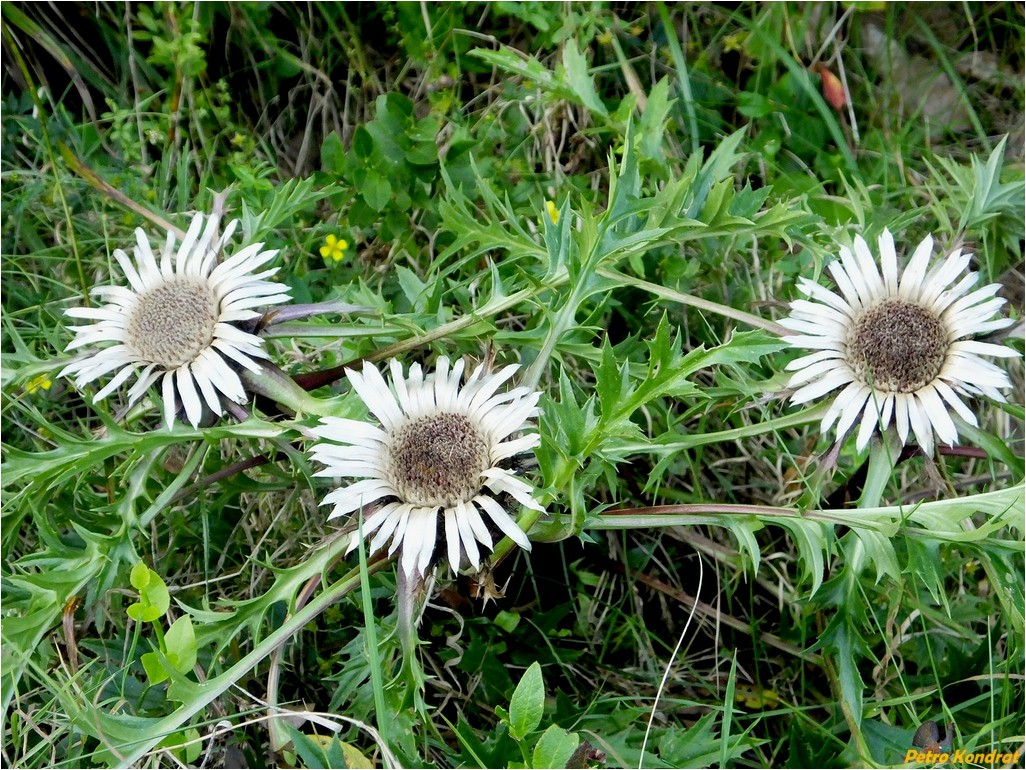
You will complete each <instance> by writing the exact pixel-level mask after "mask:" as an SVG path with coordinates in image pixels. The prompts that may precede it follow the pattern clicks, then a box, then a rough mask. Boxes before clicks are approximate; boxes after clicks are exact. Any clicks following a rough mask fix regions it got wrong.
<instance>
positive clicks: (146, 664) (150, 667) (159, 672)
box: [139, 652, 168, 685]
mask: <svg viewBox="0 0 1026 770" xmlns="http://www.w3.org/2000/svg"><path fill="white" fill-rule="evenodd" d="M139 660H140V661H141V662H142V666H143V670H145V671H146V678H147V679H148V680H149V682H150V684H151V685H157V684H160V683H161V682H163V681H165V680H166V679H167V678H168V673H167V669H166V668H164V664H163V663H162V662H161V660H160V656H159V655H157V653H155V652H145V653H143V654H142V656H141V657H140V658H139Z"/></svg>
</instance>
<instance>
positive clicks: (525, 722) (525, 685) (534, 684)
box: [509, 661, 545, 741]
mask: <svg viewBox="0 0 1026 770" xmlns="http://www.w3.org/2000/svg"><path fill="white" fill-rule="evenodd" d="M544 707H545V685H544V683H543V681H542V671H541V665H540V664H539V663H538V661H535V662H534V663H532V664H531V665H530V666H529V667H528V669H527V671H525V672H524V676H523V677H522V678H521V680H520V683H519V684H518V685H517V689H516V690H514V691H513V697H512V698H511V699H510V702H509V734H510V735H512V736H513V738H514V740H517V741H522V740H523V739H524V738H525V737H527V735H529V734H530V733H532V732H534V731H535V730H537V729H538V725H540V724H541V720H542V712H543V710H544Z"/></svg>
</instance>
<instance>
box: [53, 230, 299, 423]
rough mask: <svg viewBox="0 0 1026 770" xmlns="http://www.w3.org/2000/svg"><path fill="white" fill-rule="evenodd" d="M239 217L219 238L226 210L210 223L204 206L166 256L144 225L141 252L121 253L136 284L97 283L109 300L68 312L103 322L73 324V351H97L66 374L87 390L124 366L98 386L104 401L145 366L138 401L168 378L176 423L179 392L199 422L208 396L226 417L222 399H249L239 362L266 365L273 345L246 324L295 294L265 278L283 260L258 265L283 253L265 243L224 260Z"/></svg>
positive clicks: (169, 417)
mask: <svg viewBox="0 0 1026 770" xmlns="http://www.w3.org/2000/svg"><path fill="white" fill-rule="evenodd" d="M237 225H238V221H234V222H232V223H231V224H229V225H228V227H227V229H226V230H225V232H224V235H222V236H221V237H220V238H218V239H216V240H215V238H214V234H215V233H216V231H217V226H218V218H217V217H216V216H211V217H208V218H206V224H205V226H204V216H203V215H202V214H197V215H196V216H195V217H193V220H192V223H191V225H190V226H189V230H188V232H187V233H186V235H185V239H184V240H183V241H182V243H181V245H180V246H179V247H178V249H177V250H176V249H175V236H174V234H173V233H168V235H167V239H166V240H165V243H164V249H163V250H162V251H161V253H160V258H159V262H158V259H157V257H156V256H155V255H154V253H153V250H152V249H151V248H150V242H149V239H148V238H147V237H146V234H145V233H144V232H143V231H142V229H137V230H136V231H135V235H136V246H135V248H134V249H133V256H134V260H133V259H129V257H128V255H127V254H125V252H124V251H122V250H120V249H116V250H115V251H114V259H116V260H117V263H118V265H120V267H121V270H122V272H123V273H124V274H125V278H126V279H127V280H128V284H129V286H128V287H124V286H99V287H96V288H94V289H93V290H92V292H91V293H92V294H94V295H96V296H97V297H99V298H100V299H101V300H102V301H103V303H104V304H102V305H101V306H100V307H75V308H70V309H68V310H66V311H65V313H66V314H67V315H68V316H71V317H72V318H83V319H87V320H90V321H94V322H95V323H91V324H89V325H87V326H72V327H70V328H71V330H72V331H74V332H75V339H74V340H72V342H71V344H70V345H68V348H67V349H68V350H69V351H71V350H75V349H78V348H83V347H87V346H88V347H90V348H95V349H93V350H91V351H90V352H89V354H87V355H84V356H81V357H79V358H77V359H76V360H75V361H72V362H71V363H70V364H69V365H68V366H66V367H65V368H64V369H63V370H62V371H61V376H73V377H74V380H75V385H76V386H77V387H79V388H81V387H83V386H84V385H86V384H88V383H90V382H93V381H94V380H97V379H99V378H101V377H103V376H105V375H107V374H109V373H111V372H116V373H115V374H114V376H113V377H112V378H111V380H110V382H108V383H107V384H106V385H105V386H104V387H103V388H101V389H100V391H99V392H98V393H97V394H96V396H95V400H96V401H101V400H102V399H104V398H106V397H107V396H109V395H110V394H111V393H112V392H114V390H115V389H116V388H117V387H118V386H120V385H121V384H122V383H124V382H125V381H126V380H128V379H129V378H130V377H131V376H132V375H133V374H136V375H137V380H136V382H135V384H133V385H132V387H131V388H130V389H129V391H128V403H129V404H133V403H135V402H136V401H137V400H139V398H141V397H142V395H143V394H144V393H145V392H146V390H147V388H149V387H150V385H152V384H154V383H155V382H156V381H157V380H158V379H159V380H161V392H162V398H163V401H164V420H165V422H166V423H167V425H168V427H170V426H171V424H172V422H173V421H174V414H175V396H176V394H177V396H178V397H179V398H180V399H181V402H182V405H183V406H184V408H185V414H186V416H187V417H188V420H189V422H190V423H192V425H193V427H196V426H197V425H198V424H199V421H200V418H201V417H202V414H203V405H204V404H205V405H206V406H207V407H209V408H210V409H211V410H213V411H214V412H215V413H216V414H218V415H221V414H223V413H224V407H223V405H222V401H221V399H222V397H223V398H227V399H229V400H231V401H234V402H235V403H243V402H244V401H245V400H246V393H245V391H244V389H243V387H242V381H241V380H240V379H239V375H238V373H237V371H236V370H237V368H238V367H240V366H241V367H245V368H247V369H250V370H252V371H258V370H259V368H260V364H259V363H257V359H261V358H267V353H266V352H265V350H264V343H263V340H262V339H261V338H260V337H258V336H256V335H254V334H250V333H248V332H245V331H243V330H242V329H240V328H239V327H238V326H236V324H237V323H238V322H240V321H248V320H250V319H253V318H257V317H258V316H259V315H260V314H259V313H258V312H257V311H256V310H254V308H256V307H258V306H263V305H270V304H275V303H278V302H283V301H286V300H288V299H289V295H288V293H287V291H288V288H287V287H286V286H284V285H283V284H280V283H272V282H270V281H267V280H265V279H266V278H269V277H270V276H272V275H274V274H275V272H277V268H270V269H267V270H263V271H262V272H258V270H260V268H261V267H263V266H264V265H266V264H267V263H268V262H270V261H271V260H272V259H273V258H274V257H275V255H276V254H277V253H278V252H277V250H267V251H261V249H263V246H264V244H262V243H254V244H250V245H248V246H245V247H244V248H242V249H241V250H239V251H238V252H236V253H235V254H233V255H232V256H231V257H229V258H228V259H226V260H225V261H224V262H221V263H218V255H219V254H220V253H221V251H222V249H223V248H224V247H225V245H226V244H227V243H228V241H229V240H230V238H231V236H232V233H234V231H235V228H236V226H237ZM109 343H113V344H112V345H110V344H109Z"/></svg>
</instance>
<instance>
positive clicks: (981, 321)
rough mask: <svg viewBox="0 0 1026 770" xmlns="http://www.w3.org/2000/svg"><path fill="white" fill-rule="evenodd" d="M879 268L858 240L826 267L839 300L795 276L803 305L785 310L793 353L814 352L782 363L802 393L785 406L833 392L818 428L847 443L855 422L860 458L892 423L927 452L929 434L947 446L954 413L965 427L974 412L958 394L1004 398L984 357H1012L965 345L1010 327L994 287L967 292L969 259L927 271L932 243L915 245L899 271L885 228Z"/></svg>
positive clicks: (998, 349) (958, 257)
mask: <svg viewBox="0 0 1026 770" xmlns="http://www.w3.org/2000/svg"><path fill="white" fill-rule="evenodd" d="M878 247H879V252H880V267H879V268H878V267H877V264H876V261H875V260H874V258H873V255H872V253H871V252H870V250H869V246H868V245H867V244H866V242H865V240H863V239H862V237H861V236H856V237H855V248H854V251H853V250H851V249H848V248H846V247H843V246H842V247H841V250H840V251H841V254H840V259H839V260H835V261H834V262H831V263H830V264H829V265H827V270H829V272H830V274H831V275H832V276H833V278H834V280H835V281H836V283H837V287H838V288H839V289H840V296H838V295H837V294H835V293H834V292H831V291H829V290H827V289H825V288H823V287H822V286H819V285H818V284H816V283H814V282H812V281H809V280H806V279H799V283H798V288H799V290H800V291H801V292H802V293H803V294H805V295H806V296H807V297H809V300H803V299H802V300H796V301H795V302H792V303H791V315H790V316H788V317H787V318H784V319H783V320H781V321H780V323H781V325H782V326H785V327H786V328H788V329H790V330H792V331H795V332H798V334H797V335H795V336H788V337H784V339H785V340H787V341H788V342H790V343H791V344H792V345H794V346H795V347H799V348H806V349H810V350H814V351H815V352H814V353H811V354H809V355H806V356H802V357H801V358H798V359H797V360H795V361H792V362H791V363H790V364H789V365H788V367H787V368H788V370H791V371H794V372H795V373H794V375H793V376H792V377H791V380H790V382H789V383H788V386H789V387H796V388H798V389H797V390H796V391H795V393H794V394H793V395H792V396H791V401H792V402H793V403H796V404H804V403H806V402H808V401H813V400H815V399H818V398H820V397H822V396H824V395H826V394H827V393H830V392H831V391H833V390H836V389H837V388H841V389H842V390H841V392H840V393H839V394H838V395H837V397H836V398H835V399H834V402H833V404H831V406H830V408H829V409H828V410H827V413H826V416H824V418H823V422H822V426H821V430H823V431H827V430H829V429H830V427H831V426H832V425H833V424H834V423H835V422H836V423H837V436H838V438H843V437H844V436H845V434H846V433H847V432H848V430H850V429H851V428H852V427H853V426H854V425H855V423H857V422H859V421H860V420H861V423H860V424H859V427H858V436H857V438H856V448H857V449H859V450H860V451H861V450H862V449H863V448H864V447H865V446H866V444H868V442H869V439H870V436H872V434H873V431H874V430H875V429H877V428H879V429H881V430H886V429H887V428H888V426H889V425H890V424H891V420H892V419H893V421H894V424H895V426H896V428H897V431H898V436H899V437H900V438H901V441H902V443H903V444H904V443H906V441H907V439H908V436H909V430H910V429H911V432H912V434H914V435H915V438H916V440H917V441H918V442H919V445H920V447H922V449H923V451H924V452H926V453H927V454H932V453H933V446H934V433H936V435H937V437H938V438H939V439H940V440H941V441H942V442H944V443H945V444H948V445H951V444H953V443H954V442H955V441H956V439H957V438H958V431H957V428H956V426H955V423H954V421H953V420H952V417H951V414H950V412H951V411H953V412H954V413H955V414H957V415H959V416H960V417H961V418H962V419H963V420H965V421H966V422H967V423H969V424H971V425H977V424H978V423H977V420H976V415H974V414H973V412H972V411H971V410H970V409H969V407H968V406H967V405H966V403H965V401H963V397H964V396H977V395H985V396H989V397H990V398H993V399H995V400H998V401H1003V400H1004V398H1003V396H1002V394H1001V390H1002V389H1007V388H1010V387H1011V383H1010V382H1009V379H1008V376H1007V375H1006V374H1005V373H1004V372H1003V371H1002V370H1001V369H999V368H998V367H997V366H995V365H994V364H993V363H991V362H989V361H986V360H984V359H983V358H982V356H990V357H1011V356H1016V355H1018V354H1017V353H1016V352H1015V351H1013V350H1011V349H1010V348H1007V347H1004V346H1001V345H994V344H991V343H986V342H979V341H976V340H971V339H968V338H969V337H971V336H972V335H975V334H984V333H987V332H991V331H994V330H996V329H1002V328H1005V327H1006V326H1008V325H1010V324H1011V323H1013V321H1012V320H1011V319H1008V318H995V317H994V314H995V313H997V312H998V310H999V309H1000V307H1001V306H1002V305H1003V304H1004V302H1005V301H1004V300H1003V299H1001V298H999V297H995V296H994V295H995V294H996V293H997V291H998V289H999V288H1000V286H999V285H998V284H991V285H989V286H985V287H983V288H982V289H976V290H975V291H970V290H971V289H972V288H973V286H975V285H976V282H977V281H978V280H979V275H978V274H977V273H975V272H971V271H970V272H966V268H967V267H968V265H969V261H970V259H971V258H972V254H963V253H962V251H961V249H959V250H956V251H954V252H952V253H951V254H950V255H948V256H947V257H946V258H945V259H943V260H941V261H939V262H938V263H937V264H935V265H933V266H932V269H931V265H930V262H931V256H932V251H933V237H932V236H927V237H926V238H925V239H924V240H923V241H922V243H920V244H919V246H918V247H916V250H915V252H914V253H913V255H912V258H911V260H909V264H908V266H907V267H906V268H905V269H904V270H903V271H901V272H900V274H899V270H898V258H897V254H896V252H895V249H894V238H893V237H892V236H891V233H890V232H889V231H887V230H884V231H883V233H882V234H881V236H880V239H879V241H878Z"/></svg>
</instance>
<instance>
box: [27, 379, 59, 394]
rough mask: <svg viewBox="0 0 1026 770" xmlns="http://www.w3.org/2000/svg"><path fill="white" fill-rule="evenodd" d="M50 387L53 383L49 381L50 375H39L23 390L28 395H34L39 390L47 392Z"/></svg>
mask: <svg viewBox="0 0 1026 770" xmlns="http://www.w3.org/2000/svg"><path fill="white" fill-rule="evenodd" d="M52 385H53V381H52V380H51V379H50V375H49V374H41V375H39V376H38V377H33V378H32V379H31V380H29V383H28V385H26V386H25V390H26V391H27V392H28V393H35V392H36V391H37V390H39V389H40V388H42V389H43V390H49V389H50V387H51V386H52Z"/></svg>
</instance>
